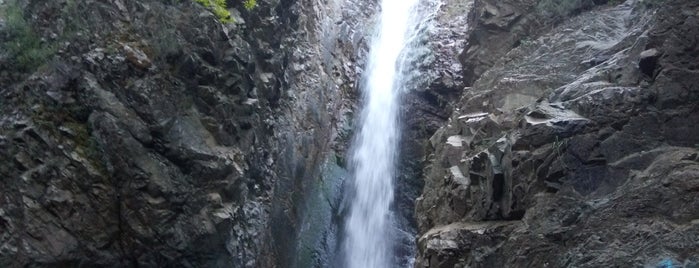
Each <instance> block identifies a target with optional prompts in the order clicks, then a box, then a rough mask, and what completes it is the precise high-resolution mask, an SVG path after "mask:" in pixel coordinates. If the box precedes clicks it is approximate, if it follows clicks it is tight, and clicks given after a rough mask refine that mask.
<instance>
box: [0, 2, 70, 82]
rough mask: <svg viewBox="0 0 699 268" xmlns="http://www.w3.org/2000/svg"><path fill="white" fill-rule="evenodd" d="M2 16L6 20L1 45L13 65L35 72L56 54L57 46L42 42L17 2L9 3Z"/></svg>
mask: <svg viewBox="0 0 699 268" xmlns="http://www.w3.org/2000/svg"><path fill="white" fill-rule="evenodd" d="M0 14H2V16H3V18H4V19H5V28H4V29H3V34H4V35H5V40H4V41H2V43H1V45H2V48H3V49H4V50H5V51H6V53H7V56H8V60H9V62H10V63H11V64H12V65H14V66H16V67H17V68H18V69H20V70H22V71H33V70H35V69H36V68H38V67H39V66H41V65H43V64H44V63H45V62H46V60H47V59H48V58H49V57H50V56H51V55H53V54H54V53H55V51H56V49H55V46H54V45H53V44H47V43H46V42H43V41H42V40H41V38H40V36H39V34H37V33H36V31H35V30H34V28H33V27H32V26H31V25H30V24H29V23H28V22H27V20H26V19H25V18H24V12H22V9H21V7H20V6H19V4H18V3H17V2H16V1H10V2H8V3H7V6H6V7H5V9H4V10H2V12H0Z"/></svg>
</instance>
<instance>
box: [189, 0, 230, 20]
mask: <svg viewBox="0 0 699 268" xmlns="http://www.w3.org/2000/svg"><path fill="white" fill-rule="evenodd" d="M194 1H196V2H197V3H199V4H201V5H203V6H205V7H207V8H209V9H210V10H211V12H213V13H214V15H216V17H218V19H219V20H220V21H221V22H223V23H230V22H233V18H231V12H230V11H228V8H227V6H226V0H194Z"/></svg>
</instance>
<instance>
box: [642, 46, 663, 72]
mask: <svg viewBox="0 0 699 268" xmlns="http://www.w3.org/2000/svg"><path fill="white" fill-rule="evenodd" d="M660 56H661V55H660V51H658V50H657V49H654V48H652V49H649V50H646V51H643V52H641V56H640V57H641V59H640V61H639V62H638V68H640V69H641V72H642V73H644V74H645V75H647V76H651V77H652V76H653V74H654V73H655V70H656V69H657V68H658V59H659V58H660Z"/></svg>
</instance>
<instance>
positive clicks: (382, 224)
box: [344, 0, 419, 268]
mask: <svg viewBox="0 0 699 268" xmlns="http://www.w3.org/2000/svg"><path fill="white" fill-rule="evenodd" d="M418 2H419V0H382V3H381V17H380V22H379V26H378V27H379V28H378V29H377V32H376V35H375V36H374V39H373V41H372V43H371V47H370V54H369V60H368V66H367V68H366V71H365V74H364V79H365V84H364V85H363V91H364V92H363V93H364V98H365V99H364V101H365V102H364V109H363V114H362V125H361V128H360V129H359V133H358V136H357V137H356V141H355V144H354V150H353V156H352V159H351V161H352V165H353V171H354V184H353V187H354V189H353V193H354V196H353V199H352V201H351V204H350V211H349V215H348V218H347V221H346V224H345V235H346V237H345V242H344V251H345V259H346V265H347V267H349V268H383V267H392V266H394V265H395V264H394V262H393V257H394V253H393V252H394V251H393V244H394V242H395V239H394V238H393V237H392V235H391V233H392V232H394V230H395V228H394V226H393V224H394V223H393V222H394V220H393V217H392V213H391V211H390V206H391V202H393V191H394V187H393V179H394V175H395V167H394V166H395V161H396V150H397V142H398V139H399V126H398V110H399V100H400V96H399V95H400V92H401V91H402V90H401V87H402V84H401V82H402V81H404V80H405V79H403V78H402V77H401V76H402V75H401V74H402V73H403V72H401V71H400V70H401V67H400V65H401V64H402V62H403V60H402V59H401V58H402V57H403V56H402V55H405V54H406V53H405V51H404V48H406V46H407V44H408V43H409V39H410V36H412V35H413V34H414V31H416V27H414V25H415V24H416V23H415V21H416V20H417V19H418V18H417V17H416V16H417V11H416V10H417V5H418Z"/></svg>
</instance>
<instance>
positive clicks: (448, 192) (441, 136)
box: [416, 1, 699, 267]
mask: <svg viewBox="0 0 699 268" xmlns="http://www.w3.org/2000/svg"><path fill="white" fill-rule="evenodd" d="M534 2H535V1H533V2H531V3H525V2H522V3H516V4H515V3H510V2H507V1H505V2H502V3H497V4H495V3H491V2H489V1H476V3H475V5H474V6H475V8H474V10H475V11H474V12H476V13H475V14H476V16H475V17H474V18H475V19H476V22H475V23H474V24H471V25H470V27H471V28H470V30H469V31H470V32H469V33H470V37H469V39H468V42H469V46H467V47H466V48H465V50H464V53H463V54H462V58H461V60H462V63H463V64H464V67H465V68H467V69H466V70H465V74H464V76H465V77H466V81H467V83H470V87H468V90H466V91H464V92H463V93H462V96H461V98H460V99H459V100H458V101H456V102H455V104H454V106H455V107H456V108H455V109H454V111H453V112H452V115H451V116H450V117H449V119H448V120H447V121H446V123H445V124H444V125H443V126H442V127H441V128H440V129H438V130H437V131H436V132H435V134H434V135H433V136H432V139H431V140H430V144H431V149H432V151H430V153H432V155H431V158H430V161H429V162H428V164H427V168H426V170H427V171H428V172H426V173H425V187H424V189H423V193H422V195H421V196H420V198H418V200H417V205H416V215H417V220H418V226H419V230H420V233H421V238H420V243H419V246H420V247H419V255H418V259H417V260H416V263H417V264H419V265H422V266H421V267H462V266H468V267H568V266H575V267H599V266H615V265H628V264H629V263H633V265H638V266H657V265H659V263H660V262H665V263H671V264H673V265H674V264H679V265H684V264H689V263H693V262H694V261H695V260H694V259H695V257H694V256H696V254H697V253H696V250H692V249H690V248H692V247H694V246H695V244H696V243H693V242H690V241H692V240H693V239H695V238H693V237H694V236H695V235H694V234H695V233H696V230H695V229H696V228H695V225H692V224H691V222H692V220H690V218H696V217H697V216H698V215H699V214H697V213H699V210H697V209H696V208H695V204H694V203H696V202H692V201H687V200H695V199H696V196H697V194H696V192H695V191H693V190H692V189H694V188H695V187H694V186H693V184H694V181H695V179H694V177H696V176H695V174H694V169H695V164H696V161H695V160H694V159H695V158H696V157H695V155H694V153H696V152H695V151H696V146H695V145H692V144H693V143H694V144H696V143H697V142H696V141H695V139H694V138H693V137H695V135H693V134H692V133H694V131H693V130H692V129H691V128H688V127H684V126H689V125H695V124H696V123H697V120H696V119H697V118H696V116H695V114H696V111H697V110H696V105H695V103H696V100H697V94H695V93H696V88H697V87H696V86H694V85H693V83H694V82H695V81H694V80H695V79H694V77H695V76H692V75H688V72H690V70H692V69H696V67H695V66H694V65H695V64H693V62H696V56H697V55H699V54H696V53H695V54H691V53H690V51H695V50H696V49H695V48H694V47H691V46H687V44H688V43H687V42H686V41H687V40H682V39H681V38H676V37H675V36H684V35H685V34H690V35H691V34H693V33H694V32H695V31H696V28H697V27H695V26H696V23H695V22H696V19H695V16H696V15H694V14H689V13H686V14H685V13H682V11H681V10H685V9H686V8H689V9H692V8H697V7H695V6H696V4H691V5H690V6H691V7H687V6H686V5H687V4H688V3H686V2H683V1H671V2H666V3H664V5H662V6H657V8H658V9H657V10H655V9H650V10H649V9H648V6H646V5H642V4H639V3H638V2H633V1H629V2H627V3H625V4H622V5H618V6H614V7H599V8H593V9H592V10H589V11H588V10H586V9H585V8H581V9H579V10H578V11H577V12H578V14H577V15H575V16H573V17H566V16H568V15H566V16H563V17H561V19H560V20H559V22H560V24H559V25H558V26H555V27H553V28H550V29H546V30H544V29H542V28H538V26H536V25H538V24H537V23H542V22H544V21H547V18H546V16H545V15H543V17H542V14H545V12H544V13H539V12H540V11H537V9H539V8H541V7H542V6H537V7H534V4H536V3H534ZM602 2H604V1H597V2H595V3H594V4H600V3H602ZM510 4H511V5H520V6H523V7H522V8H518V9H517V12H519V13H518V14H520V15H519V19H517V20H515V21H513V22H507V21H502V20H498V21H500V22H503V23H500V24H493V23H488V22H489V19H493V18H497V15H498V14H507V13H508V12H500V10H499V9H498V8H496V7H498V6H499V7H503V8H504V6H505V5H510ZM527 5H529V6H527ZM584 5H586V4H584ZM528 8H532V9H528ZM499 12H500V13H499ZM571 14H572V13H571ZM672 14H675V15H676V14H684V15H682V16H675V15H672ZM687 22H692V23H690V24H687ZM670 25H673V26H670ZM678 25H682V26H678ZM690 25H693V26H690ZM532 26H533V27H535V28H529V27H532ZM504 29H507V30H504ZM593 32H594V33H595V34H594V36H595V37H594V38H590V37H591V35H589V33H593ZM496 40H497V41H496ZM517 40H524V41H522V42H519V43H518V44H517V42H516V41H517ZM494 43H498V44H499V45H491V46H484V44H494ZM689 43H691V42H689ZM648 48H651V49H648ZM641 62H643V64H641ZM641 65H643V67H641ZM670 66H672V67H670ZM468 68H470V69H468ZM648 76H650V77H652V78H653V79H648ZM469 81H470V82H469ZM680 122H681V123H680ZM679 132H683V133H687V135H679ZM460 144H461V145H462V146H461V147H459V146H458V145H460ZM467 145H468V146H467ZM681 159H683V160H681ZM670 170H673V171H670ZM461 174H463V175H464V176H465V177H467V178H468V182H469V183H468V184H465V183H463V181H464V180H463V178H461V176H460V175H461ZM670 174H673V175H670ZM680 174H682V175H680ZM680 177H682V179H679V178H680ZM459 182H460V183H459ZM673 187H679V188H682V189H685V190H679V188H673ZM682 200H684V201H682ZM682 202H687V203H686V204H687V205H680V204H681V203H682ZM677 208H679V209H677ZM502 220H515V223H514V224H513V226H517V227H515V228H510V229H507V228H505V229H497V228H495V230H494V231H493V232H488V231H484V232H482V233H480V236H476V237H473V236H471V237H469V238H468V240H469V241H479V243H482V244H483V245H486V246H484V249H482V250H478V249H477V248H476V249H475V250H474V245H470V244H468V242H466V241H465V240H466V239H463V240H462V238H463V236H460V235H459V234H464V233H466V231H464V232H463V233H459V232H457V231H453V230H454V229H458V228H453V226H459V225H477V224H482V225H489V224H493V222H497V221H502ZM445 226H452V227H451V228H447V227H445ZM680 226H681V227H680ZM677 228H679V229H677ZM442 229H444V230H452V231H442ZM680 230H681V231H680ZM438 234H439V235H438ZM501 236H505V237H507V239H501ZM683 236H686V237H683ZM647 237H656V238H657V239H656V240H654V241H657V242H654V247H656V246H660V245H662V247H665V248H668V250H667V251H664V252H657V251H654V250H652V249H648V248H646V247H644V245H646V244H647V241H648V239H647ZM669 248H671V249H669Z"/></svg>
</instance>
